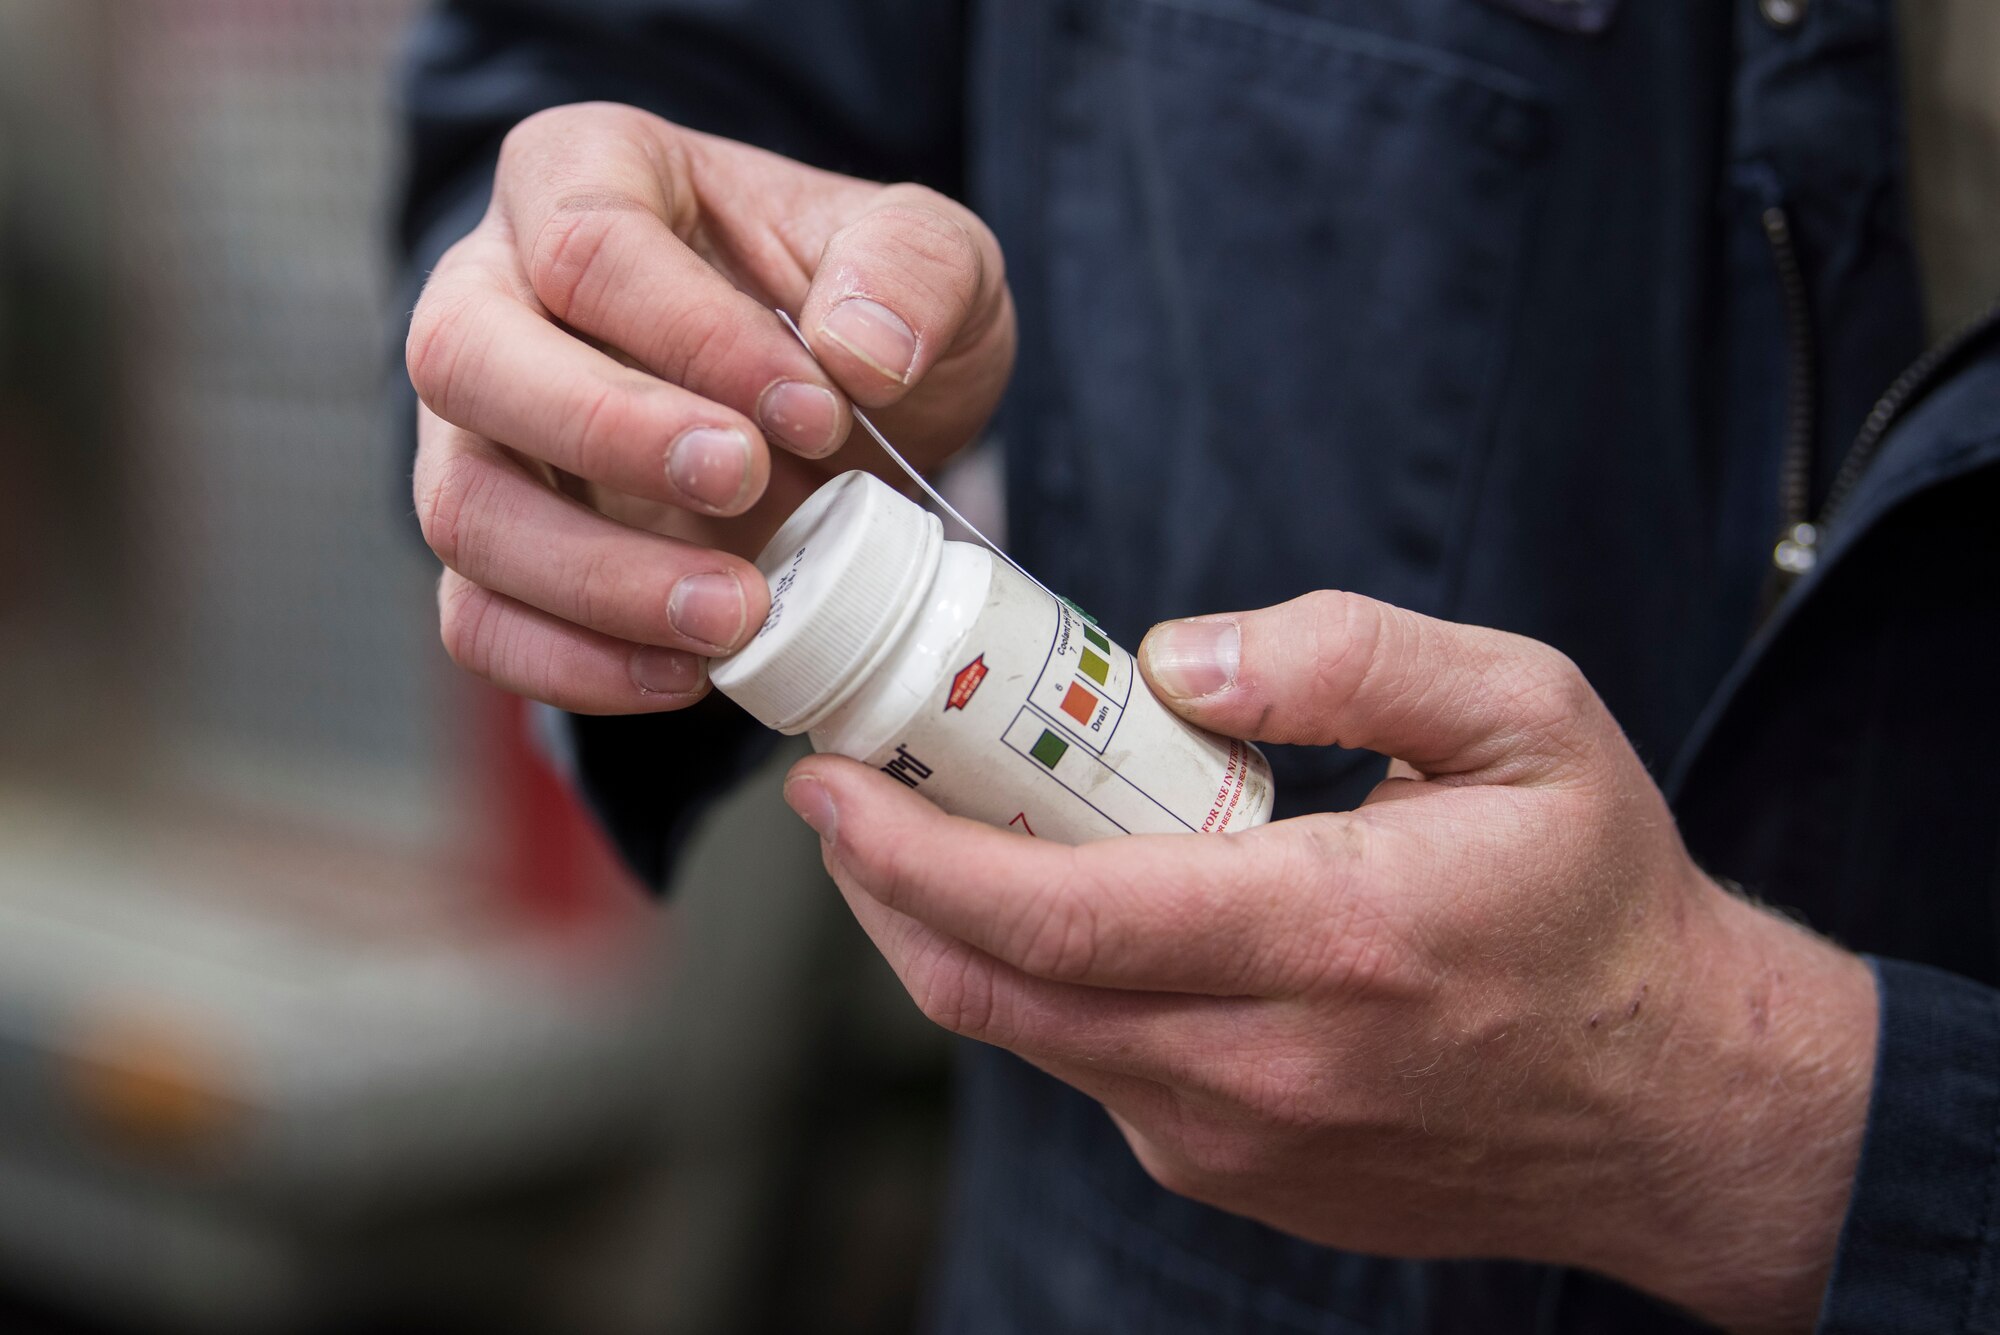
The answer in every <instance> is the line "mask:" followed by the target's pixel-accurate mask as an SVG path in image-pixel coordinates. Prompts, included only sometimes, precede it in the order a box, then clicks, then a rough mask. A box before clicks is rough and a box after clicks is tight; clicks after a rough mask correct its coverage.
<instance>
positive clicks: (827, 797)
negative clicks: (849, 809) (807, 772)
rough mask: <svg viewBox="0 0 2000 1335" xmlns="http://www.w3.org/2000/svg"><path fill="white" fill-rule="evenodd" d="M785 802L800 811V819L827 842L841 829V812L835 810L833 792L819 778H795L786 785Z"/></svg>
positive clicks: (831, 840)
mask: <svg viewBox="0 0 2000 1335" xmlns="http://www.w3.org/2000/svg"><path fill="white" fill-rule="evenodd" d="M785 803H786V805H787V806H789V807H791V809H792V810H794V811H796V812H798V813H799V819H801V820H803V821H804V822H805V823H806V824H808V825H810V826H812V827H813V833H815V834H817V835H818V836H819V837H820V838H821V839H824V840H825V841H826V842H827V843H829V844H830V843H832V842H833V841H834V835H835V834H837V833H838V832H839V830H840V813H839V812H838V811H836V810H834V806H833V794H832V793H829V792H828V791H827V790H826V785H825V784H823V783H821V782H820V781H819V780H818V779H793V780H792V781H791V782H790V783H787V784H786V785H785Z"/></svg>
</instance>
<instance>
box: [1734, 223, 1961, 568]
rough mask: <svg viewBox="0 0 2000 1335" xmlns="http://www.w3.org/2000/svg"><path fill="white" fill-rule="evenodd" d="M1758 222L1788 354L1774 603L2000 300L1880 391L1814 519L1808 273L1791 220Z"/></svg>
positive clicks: (1814, 375) (1814, 371) (1813, 561)
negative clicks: (1773, 273) (1774, 273)
mask: <svg viewBox="0 0 2000 1335" xmlns="http://www.w3.org/2000/svg"><path fill="white" fill-rule="evenodd" d="M1763 224H1764V236H1765V238H1766V240H1768V241H1769V242H1770V246H1771V258H1772V261H1773V263H1774V264H1775V265H1776V267H1777V270H1778V286H1779V290H1780V293H1781V295H1782V299H1783V302H1784V308H1785V328H1786V333H1787V336H1788V338H1789V340H1790V343H1791V351H1792V355H1791V362H1790V371H1789V385H1788V387H1787V392H1786V417H1787V421H1786V427H1785V450H1784V457H1783V461H1782V463H1781V465H1780V472H1779V481H1778V488H1779V492H1778V501H1779V510H1780V513H1781V515H1782V522H1781V525H1780V528H1779V534H1778V541H1777V544H1776V545H1775V546H1773V547H1772V549H1771V565H1772V567H1773V587H1772V596H1771V598H1770V600H1769V602H1770V605H1775V604H1776V602H1777V598H1778V595H1781V594H1783V593H1784V591H1785V590H1786V589H1788V588H1789V587H1791V585H1792V583H1793V581H1795V580H1797V579H1798V577H1799V576H1801V575H1803V574H1805V573H1806V572H1807V571H1809V570H1811V569H1812V568H1813V567H1814V566H1816V565H1818V564H1819V549H1820V544H1821V542H1822V541H1823V540H1824V539H1825V537H1826V534H1827V531H1828V529H1829V527H1830V526H1831V525H1832V523H1833V521H1834V520H1835V519H1836V518H1837V517H1838V516H1839V514H1840V511H1841V508H1842V507H1843V506H1844V505H1845V504H1846V503H1847V500H1848V498H1849V497H1850V496H1852V495H1853V493H1854V489H1855V487H1856V486H1858V485H1859V484H1860V482H1861V478H1862V475H1863V474H1865V473H1866V472H1867V471H1868V465H1869V464H1871V463H1873V462H1874V461H1875V456H1876V455H1877V454H1878V453H1879V452H1880V451H1881V448H1882V442H1883V440H1884V439H1886V438H1887V436H1888V434H1889V430H1890V428H1891V427H1893V426H1895V425H1896V423H1897V422H1899V421H1901V420H1902V418H1903V416H1904V415H1905V414H1906V413H1907V412H1908V411H1909V410H1910V409H1911V408H1912V407H1914V406H1915V405H1916V404H1917V403H1918V402H1919V401H1920V400H1921V399H1922V398H1923V397H1924V395H1925V394H1927V393H1928V392H1929V391H1930V390H1931V388H1932V387H1933V386H1934V385H1936V383H1937V381H1938V379H1939V377H1940V376H1941V375H1942V374H1943V372H1944V371H1946V370H1947V369H1948V368H1950V367H1951V366H1952V364H1953V363H1955V362H1957V361H1958V360H1959V359H1960V358H1961V357H1962V356H1963V355H1964V354H1965V353H1966V352H1967V351H1968V350H1970V349H1971V348H1972V347H1973V346H1974V345H1975V344H1977V343H1978V342H1979V341H1980V340H1981V339H1983V338H1985V337H1986V336H1987V335H1988V334H1990V333H1992V332H1993V331H1994V330H1996V329H2000V301H1995V302H1994V303H1993V304H1992V305H1990V306H1988V307H1987V308H1986V309H1985V310H1984V311H1982V312H1981V313H1980V314H1978V315H1976V316H1974V317H1973V318H1972V319H1970V320H1968V321H1966V322H1965V323H1964V324H1962V325H1960V326H1959V327H1958V328H1957V329H1955V330H1953V331H1952V332H1951V333H1950V334H1948V335H1946V336H1945V337H1944V338H1943V339H1942V340H1941V341H1939V342H1938V343H1936V344H1935V345H1933V346H1932V347H1931V349H1930V350H1929V351H1928V352H1926V353H1924V355H1923V356H1921V357H1919V358H1918V359H1917V360H1916V361H1915V362H1912V363H1911V364H1910V366H1909V368H1908V369H1907V370H1905V371H1904V372H1903V373H1902V374H1901V375H1899V376H1897V377H1896V380H1895V382H1894V383H1893V384H1891V385H1890V386H1889V388H1888V389H1887V390H1885V391H1883V394H1882V397H1881V398H1879V399H1877V400H1876V401H1875V406H1874V407H1873V408H1871V409H1870V410H1869V412H1868V417H1867V420H1866V421H1865V422H1863V423H1862V426H1861V430H1860V432H1859V434H1857V435H1856V436H1855V438H1854V440H1853V442H1852V443H1850V444H1849V445H1848V447H1847V450H1846V452H1845V453H1844V454H1843V455H1842V456H1841V459H1840V466H1839V468H1838V470H1837V471H1836V472H1835V473H1834V477H1833V483H1832V485H1831V486H1829V487H1828V488H1827V493H1826V499H1825V500H1824V501H1823V502H1821V504H1820V507H1819V513H1818V514H1817V515H1815V514H1813V513H1812V512H1811V509H1812V465H1813V439H1814V436H1815V435H1816V434H1817V433H1816V426H1817V422H1816V414H1817V412H1818V407H1817V403H1818V393H1819V385H1818V363H1817V358H1816V356H1815V354H1814V344H1813V328H1812V310H1811V307H1810V306H1809V305H1808V303H1807V296H1806V283H1805V272H1804V270H1803V269H1802V268H1801V266H1800V264H1799V255H1798V246H1797V244H1796V242H1795V241H1794V240H1793V236H1792V224H1791V218H1790V216H1789V215H1788V214H1787V213H1786V212H1785V209H1784V207H1783V206H1782V205H1778V204H1773V205H1771V206H1770V207H1768V208H1766V209H1765V210H1764V216H1763Z"/></svg>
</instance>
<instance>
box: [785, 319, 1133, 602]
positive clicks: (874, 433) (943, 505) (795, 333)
mask: <svg viewBox="0 0 2000 1335" xmlns="http://www.w3.org/2000/svg"><path fill="white" fill-rule="evenodd" d="M778 318H779V319H780V320H783V321H784V322H785V328H787V329H789V330H791V331H792V337H794V338H796V339H797V340H798V341H799V342H800V343H801V344H803V345H804V347H805V350H806V352H807V354H808V355H811V356H812V357H813V360H814V361H818V360H819V358H818V356H817V354H814V353H813V350H812V344H811V343H809V342H807V341H806V335H805V331H804V330H802V329H800V328H799V322H798V321H797V320H794V319H793V318H792V317H791V315H790V313H789V312H787V311H785V310H784V309H783V308H782V307H781V308H779V309H778ZM822 369H824V368H822ZM854 420H855V421H857V422H859V423H860V424H861V429H862V430H863V431H866V432H867V433H868V438H869V439H870V440H873V441H874V442H875V443H876V444H877V445H880V446H881V447H882V451H883V453H885V454H887V455H888V456H889V457H890V458H891V459H894V460H895V461H896V467H898V468H900V469H902V470H903V471H904V472H905V473H907V474H909V475H910V481H912V482H914V483H916V484H917V485H918V486H919V487H922V488H923V490H924V495H926V496H928V497H930V498H931V503H932V504H933V505H935V506H937V508H938V509H940V510H942V511H944V512H945V514H947V515H949V516H950V517H951V519H952V521H953V522H954V523H956V524H957V525H958V526H959V527H960V528H962V529H964V530H965V531H966V532H967V533H970V534H971V535H972V536H973V537H975V538H977V539H979V543H980V545H981V546H983V547H985V548H986V550H988V551H990V552H992V553H993V554H994V555H995V556H997V557H999V558H1000V559H1001V560H1002V561H1005V562H1006V563H1007V564H1008V565H1010V566H1012V567H1014V570H1015V573H1017V574H1018V575H1020V577H1021V578H1022V579H1025V580H1027V581H1028V583H1030V584H1032V585H1034V586H1035V587H1036V588H1038V589H1040V590H1041V591H1042V592H1043V593H1046V594H1048V595H1049V597H1051V598H1055V599H1056V601H1057V602H1063V601H1065V600H1064V599H1062V598H1057V597H1056V594H1055V591H1054V590H1052V589H1051V588H1049V586H1048V585H1046V584H1044V583H1042V582H1041V581H1040V580H1038V579H1036V578H1035V577H1034V576H1033V575H1030V574H1029V573H1028V571H1027V568H1026V567H1025V566H1023V565H1022V564H1021V563H1020V562H1019V561H1016V560H1015V559H1014V558H1013V557H1011V556H1009V555H1007V553H1006V552H1004V551H1002V550H1000V544H999V543H997V542H995V541H993V539H991V538H989V537H987V536H986V535H985V534H984V533H981V532H980V531H979V530H978V528H977V527H975V526H974V525H973V522H972V521H971V520H970V519H967V518H966V517H965V516H964V515H962V514H960V513H959V512H958V510H957V509H956V508H955V507H954V506H953V505H952V503H951V502H950V501H948V500H946V499H945V498H944V497H943V496H941V495H939V494H938V489H937V488H936V487H933V486H932V485H931V484H930V482H929V481H928V480H927V479H926V478H925V477H924V475H923V474H922V473H919V472H918V471H917V470H916V469H915V468H913V467H912V466H911V465H910V461H909V460H908V459H905V458H904V457H903V452H902V451H901V450H899V449H897V448H896V447H895V446H894V445H891V444H890V443H889V438H888V437H887V436H885V435H883V434H882V433H881V431H879V430H877V429H876V426H875V424H874V423H873V422H871V421H869V420H868V414H866V413H864V412H862V411H861V410H860V409H859V408H856V409H855V410H854ZM1093 638H1094V637H1093Z"/></svg>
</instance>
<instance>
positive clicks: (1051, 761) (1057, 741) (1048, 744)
mask: <svg viewBox="0 0 2000 1335" xmlns="http://www.w3.org/2000/svg"><path fill="white" fill-rule="evenodd" d="M1068 750H1069V743H1068V742H1066V741H1064V740H1063V739H1062V738H1060V737H1058V736H1056V735H1055V734H1054V733H1052V732H1050V731H1049V730H1048V729H1047V728H1044V729H1042V736H1041V740H1040V741H1037V742H1036V743H1035V744H1034V745H1033V746H1031V747H1029V748H1028V754H1029V755H1031V756H1033V757H1034V758H1035V759H1037V760H1039V761H1041V762H1042V763H1043V764H1044V765H1047V766H1048V767H1049V768H1050V769H1054V768H1055V767H1056V762H1057V761H1058V760H1061V759H1062V758H1063V753H1064V752H1066V751H1068Z"/></svg>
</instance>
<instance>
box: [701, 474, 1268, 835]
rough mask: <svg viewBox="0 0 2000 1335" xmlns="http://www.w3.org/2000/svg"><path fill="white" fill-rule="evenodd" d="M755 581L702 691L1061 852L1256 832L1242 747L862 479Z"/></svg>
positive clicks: (807, 520) (1250, 772)
mask: <svg viewBox="0 0 2000 1335" xmlns="http://www.w3.org/2000/svg"><path fill="white" fill-rule="evenodd" d="M757 566H758V569H760V570H761V571H763V573H764V577H765V579H766V580H768V581H769V582H770V586H771V613H770V616H769V617H768V618H766V620H765V622H764V626H763V629H762V630H760V631H759V632H758V633H757V636H756V638H754V639H753V640H751V641H750V643H749V644H747V645H745V646H744V647H743V648H742V649H741V650H739V651H738V652H736V653H735V654H733V655H730V656H729V657H727V658H720V659H717V660H716V661H715V662H714V664H713V665H712V668H711V678H712V680H713V681H714V682H715V685H716V686H717V687H718V688H719V689H720V690H721V691H722V692H723V693H724V694H725V695H728V696H729V697H730V698H731V699H733V700H735V701H736V702H737V703H738V704H740V705H742V706H743V708H745V709H746V710H748V711H749V712H750V713H751V714H752V715H754V716H755V717H756V718H758V719H759V720H761V721H762V722H763V723H765V724H766V725H768V726H770V727H772V728H776V729H777V730H778V731H779V732H783V733H792V734H797V733H801V732H803V733H807V734H809V735H810V737H811V740H812V744H813V747H814V748H815V749H816V750H819V751H830V752H834V753H836V754H839V755H844V756H849V757H852V758H853V759H855V760H859V761H862V762H864V763H866V764H869V765H873V766H875V767H876V768H878V769H880V770H881V771H882V772H883V773H885V774H887V775H889V776H890V777H891V778H893V779H895V780H897V781H898V782H900V783H902V784H904V785H905V786H907V787H910V788H913V789H915V790H916V791H918V792H920V793H922V794H923V795H924V796H926V797H928V798H930V799H931V800H932V801H933V802H935V803H936V804H937V805H938V806H940V807H942V808H944V809H945V810H946V811H949V812H952V813H954V814H957V815H961V816H970V817H973V818H975V819H978V820H983V821H986V822H988V823H989V824H993V825H999V826H1006V827H1010V828H1013V829H1016V830H1020V831H1023V832H1025V833H1028V834H1032V835H1036V836H1038V837H1040V838H1043V839H1055V840H1059V841H1061V842H1063V843H1071V844H1075V843H1083V842H1085V841H1087V840H1091V839H1101V838H1104V837H1106V836H1109V835H1115V834H1125V833H1131V834H1168V833H1189V832H1200V833H1219V832H1223V831H1231V830H1246V829H1249V828H1250V827H1252V826H1255V825H1261V824H1263V823H1264V822H1265V821H1267V820H1269V819H1270V817H1271V801H1272V796H1273V788H1272V783H1271V770H1270V766H1269V765H1268V764H1267V763H1266V761H1265V759H1264V756H1263V754H1262V753H1261V752H1259V751H1258V750H1257V748H1256V747H1254V746H1252V745H1250V744H1249V743H1247V742H1240V741H1233V740H1230V739H1228V738H1223V737H1217V736H1215V735H1214V734H1212V733H1208V732H1205V731H1203V730H1201V729H1199V728H1196V727H1193V726H1191V725H1190V724H1188V723H1186V722H1184V721H1183V720H1182V719H1180V718H1179V717H1178V716H1176V715H1175V714H1173V713H1172V712H1171V711H1170V710H1168V709H1167V708H1166V706H1164V705H1162V704H1161V703H1160V702H1159V701H1158V700H1157V699H1155V698H1154V696H1153V693H1152V692H1151V691H1150V690H1149V689H1147V686H1146V683H1145V681H1144V680H1143V679H1142V678H1141V677H1140V675H1139V672H1138V669H1137V667H1136V665H1135V664H1134V663H1133V661H1132V657H1131V655H1130V654H1128V653H1126V652H1125V651H1124V650H1123V649H1120V648H1119V647H1118V646H1117V645H1115V644H1113V643H1112V642H1111V640H1110V638H1109V637H1108V636H1106V635H1104V634H1103V633H1102V632H1101V631H1100V630H1099V629H1098V628H1097V627H1096V626H1095V625H1094V624H1092V623H1091V622H1090V620H1089V619H1088V618H1087V617H1085V616H1083V615H1082V614H1081V613H1080V612H1079V611H1078V610H1077V609H1076V608H1074V607H1073V606H1069V605H1065V604H1064V603H1061V602H1058V601H1057V600H1055V599H1053V598H1051V597H1049V595H1048V594H1046V593H1044V592H1042V590H1041V589H1039V588H1037V587H1036V586H1035V585H1034V584H1033V583H1032V582H1030V581H1029V580H1026V579H1024V578H1022V577H1021V575H1020V574H1018V573H1017V572H1016V571H1014V570H1013V569H1012V568H1011V567H1009V566H1008V565H1007V564H1006V563H1005V562H1004V561H1001V560H999V559H998V558H996V557H995V556H994V555H993V554H992V553H990V552H988V551H987V550H986V549H985V548H983V547H977V546H974V545H972V544H971V543H964V542H946V541H945V540H944V530H943V526H942V525H941V524H940V523H939V521H938V519H937V518H936V516H934V515H932V514H930V513H929V512H927V511H925V510H924V509H923V508H921V507H920V506H918V505H916V504H915V503H914V502H912V501H910V500H908V499H906V498H905V497H903V496H902V495H900V494H898V493H897V492H896V491H895V490H893V489H892V488H890V487H889V486H888V485H887V484H886V483H884V482H881V481H880V480H878V479H876V478H874V477H872V476H870V475H869V474H866V473H858V472H857V473H844V474H842V475H841V476H839V477H837V478H835V479H834V480H833V481H831V482H829V483H827V484H826V485H825V486H823V487H821V488H820V489H819V490H818V491H816V492H814V493H813V495H812V496H811V498H809V499H808V500H807V501H806V503H805V504H804V505H802V506H800V507H799V509H798V511H797V512H796V513H795V514H793V515H792V517H791V518H790V519H789V520H787V521H786V522H785V525H784V527H783V528H781V529H779V530H778V533H777V535H776V536H775V537H773V538H772V539H771V541H770V543H769V544H768V545H767V546H766V547H765V548H764V551H763V553H762V554H761V555H760V556H759V557H758V558H757Z"/></svg>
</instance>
